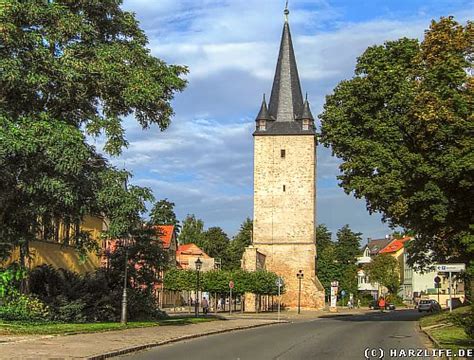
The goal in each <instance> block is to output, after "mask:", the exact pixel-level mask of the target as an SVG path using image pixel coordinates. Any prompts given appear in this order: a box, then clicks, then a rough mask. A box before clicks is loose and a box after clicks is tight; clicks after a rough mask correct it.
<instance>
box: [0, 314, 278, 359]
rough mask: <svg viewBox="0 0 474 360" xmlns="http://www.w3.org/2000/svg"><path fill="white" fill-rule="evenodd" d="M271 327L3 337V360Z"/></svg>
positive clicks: (252, 323) (124, 348) (224, 324)
mask: <svg viewBox="0 0 474 360" xmlns="http://www.w3.org/2000/svg"><path fill="white" fill-rule="evenodd" d="M272 324H278V321H277V320H272V319H252V318H244V319H230V320H226V321H210V322H204V323H198V324H191V325H181V326H180V325H167V326H156V327H149V328H139V329H127V330H119V331H107V332H101V333H90V334H77V335H67V336H53V335H44V336H38V335H32V336H2V337H1V338H0V359H102V358H107V357H110V356H112V355H118V354H124V353H128V352H130V351H136V350H138V349H145V348H149V347H151V346H157V345H160V344H166V343H169V342H173V341H179V340H183V339H187V338H188V339H189V338H194V337H200V336H203V335H208V334H213V333H220V334H222V333H225V332H227V331H234V330H240V329H248V328H253V327H258V326H266V325H272Z"/></svg>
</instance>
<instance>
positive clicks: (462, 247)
mask: <svg viewBox="0 0 474 360" xmlns="http://www.w3.org/2000/svg"><path fill="white" fill-rule="evenodd" d="M473 35H474V25H473V23H472V22H468V23H467V24H466V25H465V26H462V25H460V24H458V23H457V22H456V21H454V20H453V18H452V17H448V18H441V19H440V20H439V21H433V22H432V23H431V26H430V29H429V30H427V31H426V33H425V38H424V40H423V41H422V42H421V43H419V41H418V40H412V39H407V38H403V39H399V40H397V41H388V42H386V43H385V44H384V45H381V46H372V47H370V48H368V49H367V50H366V51H365V52H364V53H363V54H362V56H361V57H359V59H358V61H357V65H356V69H355V77H354V78H352V79H351V80H345V81H342V82H341V83H340V84H339V85H338V86H337V87H336V89H335V90H334V93H333V94H332V95H329V96H327V98H326V104H325V106H324V112H323V113H322V114H321V116H320V118H321V120H322V128H321V136H320V140H321V142H322V143H323V144H324V145H325V146H327V147H329V146H331V147H332V151H333V154H334V155H336V156H338V157H339V158H341V159H342V164H341V166H340V170H341V171H342V175H340V176H339V180H340V186H342V187H343V189H344V190H345V192H346V193H347V194H349V193H352V194H353V195H354V196H355V197H357V198H365V200H366V203H367V209H368V210H369V212H370V213H374V212H380V213H381V214H382V215H383V218H384V220H385V221H388V222H389V223H390V225H391V226H401V227H403V228H405V229H407V230H411V231H414V232H415V233H416V234H417V235H416V239H415V241H414V242H413V245H412V247H411V249H410V259H409V261H410V263H411V264H415V265H419V266H423V265H427V264H430V263H433V262H438V261H439V262H443V261H450V262H455V261H459V262H466V263H467V262H469V261H472V259H474V246H473V244H474V237H473V236H472V230H471V229H470V225H471V224H472V223H473V222H472V219H473V218H474V214H473V207H472V203H473V200H474V199H473V194H474V191H473V190H474V189H473V184H474V181H473V173H474V161H473V154H474V138H473V136H472V134H473V132H474V121H473V119H474V118H473V112H472V106H473V103H474V97H473V94H474V86H473V85H474V80H473V77H472V68H473V60H474V54H473V45H472V39H473ZM472 265H473V266H474V263H472ZM473 271H474V267H473Z"/></svg>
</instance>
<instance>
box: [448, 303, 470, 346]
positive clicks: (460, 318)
mask: <svg viewBox="0 0 474 360" xmlns="http://www.w3.org/2000/svg"><path fill="white" fill-rule="evenodd" d="M450 319H451V321H452V322H453V323H454V324H456V325H458V326H461V327H462V328H464V331H465V332H466V334H467V336H469V337H470V338H471V339H474V305H471V309H470V310H469V311H468V312H467V313H465V314H452V315H451V316H450Z"/></svg>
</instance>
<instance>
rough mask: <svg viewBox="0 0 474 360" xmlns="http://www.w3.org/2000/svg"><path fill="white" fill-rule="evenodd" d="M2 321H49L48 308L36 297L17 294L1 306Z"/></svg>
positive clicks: (5, 300)
mask: <svg viewBox="0 0 474 360" xmlns="http://www.w3.org/2000/svg"><path fill="white" fill-rule="evenodd" d="M0 305H1V306H0V319H3V320H10V321H13V320H17V321H43V320H46V319H48V315H49V310H48V307H47V306H46V305H45V304H43V302H41V301H40V300H38V299H37V298H35V297H31V296H27V295H23V294H20V293H16V294H15V295H12V296H10V297H9V298H8V299H3V300H2V301H1V304H0Z"/></svg>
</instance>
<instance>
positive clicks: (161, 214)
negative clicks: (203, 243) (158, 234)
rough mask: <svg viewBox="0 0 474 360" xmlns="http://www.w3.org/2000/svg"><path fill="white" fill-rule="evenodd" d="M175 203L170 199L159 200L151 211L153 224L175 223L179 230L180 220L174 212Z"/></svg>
mask: <svg viewBox="0 0 474 360" xmlns="http://www.w3.org/2000/svg"><path fill="white" fill-rule="evenodd" d="M174 206H175V204H174V203H172V202H169V201H168V199H163V200H160V201H157V202H156V203H155V204H154V205H153V208H152V209H151V212H150V222H149V223H150V224H151V225H174V226H175V227H176V228H177V230H179V228H180V225H179V221H178V220H177V219H176V214H175V212H174Z"/></svg>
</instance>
